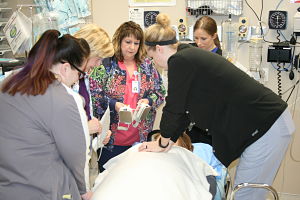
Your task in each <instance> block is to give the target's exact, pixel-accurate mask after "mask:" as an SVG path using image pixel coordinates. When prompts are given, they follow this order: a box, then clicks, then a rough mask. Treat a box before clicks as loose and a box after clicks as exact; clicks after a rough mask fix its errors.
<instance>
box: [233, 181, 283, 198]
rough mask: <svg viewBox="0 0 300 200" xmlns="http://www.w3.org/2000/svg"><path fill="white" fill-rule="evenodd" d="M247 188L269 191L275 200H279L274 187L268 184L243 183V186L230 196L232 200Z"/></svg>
mask: <svg viewBox="0 0 300 200" xmlns="http://www.w3.org/2000/svg"><path fill="white" fill-rule="evenodd" d="M246 187H251V188H263V189H267V190H269V191H270V192H271V193H272V194H273V197H274V199H275V200H279V197H278V194H277V192H276V190H275V189H274V188H273V187H272V186H270V185H268V184H259V183H241V184H239V185H237V186H235V187H234V189H233V190H232V192H231V194H230V200H233V199H234V195H235V193H236V192H237V191H238V190H240V189H242V188H246Z"/></svg>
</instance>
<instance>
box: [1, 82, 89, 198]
mask: <svg viewBox="0 0 300 200" xmlns="http://www.w3.org/2000/svg"><path fill="white" fill-rule="evenodd" d="M88 151H89V134H88V126H87V117H86V115H85V111H84V109H83V106H82V99H81V98H80V96H79V95H78V94H76V93H75V92H73V91H72V90H71V89H70V88H68V87H66V86H64V85H63V84H61V83H59V82H54V83H53V84H51V85H50V86H49V88H48V89H47V91H46V93H45V94H44V95H37V96H28V95H20V94H16V95H15V96H11V95H8V94H7V93H5V94H3V93H0V200H18V199H22V200H39V199H47V200H48V199H49V200H57V199H63V196H64V195H67V196H69V195H71V196H72V199H73V200H81V197H80V194H84V193H85V192H87V190H88V189H89V186H88V160H89V158H88Z"/></svg>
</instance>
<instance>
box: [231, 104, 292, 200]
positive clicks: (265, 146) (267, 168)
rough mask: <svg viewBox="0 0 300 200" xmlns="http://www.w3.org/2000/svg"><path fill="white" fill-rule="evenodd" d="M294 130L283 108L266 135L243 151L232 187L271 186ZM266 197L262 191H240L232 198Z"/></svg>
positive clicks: (242, 199)
mask: <svg viewBox="0 0 300 200" xmlns="http://www.w3.org/2000/svg"><path fill="white" fill-rule="evenodd" d="M294 131H295V126H294V123H293V120H292V117H291V114H290V112H289V111H288V109H286V110H285V111H284V112H283V113H282V114H281V116H280V117H279V118H278V119H277V120H276V122H275V123H274V124H273V125H272V127H271V128H270V129H269V130H268V132H267V133H265V134H264V135H263V136H262V137H261V138H260V139H259V140H257V141H256V142H254V143H253V144H251V145H250V146H249V147H248V148H246V149H245V151H244V152H243V154H242V155H241V157H240V161H239V164H238V166H237V170H236V175H235V181H234V186H236V185H238V184H240V183H264V184H268V185H272V183H273V181H274V178H275V176H276V173H277V171H278V169H279V166H280V163H281V161H282V160H283V158H284V156H285V153H286V150H287V148H288V145H289V142H290V140H291V135H292V133H293V132H294ZM266 194H267V190H265V189H258V188H243V189H240V190H239V191H238V192H237V193H236V195H235V198H234V199H235V200H254V199H255V200H264V199H266V197H265V196H266Z"/></svg>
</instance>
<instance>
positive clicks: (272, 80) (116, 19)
mask: <svg viewBox="0 0 300 200" xmlns="http://www.w3.org/2000/svg"><path fill="white" fill-rule="evenodd" d="M279 1H280V0H272V1H269V0H268V1H264V12H263V21H266V20H267V17H268V11H269V10H274V9H275V8H276V5H277V3H278V2H279ZM248 2H249V4H250V5H251V6H253V9H254V10H255V11H256V12H257V13H258V14H259V13H260V9H261V1H260V0H250V1H248ZM92 5H93V6H92V7H93V20H94V23H96V24H98V25H100V26H102V27H103V28H104V29H105V30H106V31H107V32H108V33H109V34H110V35H111V36H112V35H113V33H114V31H115V30H116V28H117V27H118V26H119V25H120V24H121V23H123V22H125V21H127V20H128V7H129V5H128V1H127V0H110V1H104V0H93V1H92ZM297 7H300V4H291V3H289V1H288V0H285V1H283V2H282V3H281V6H280V7H279V9H282V10H287V11H288V14H289V16H288V19H289V23H288V28H287V30H285V31H283V33H284V35H285V36H286V37H287V38H290V35H291V32H292V29H291V28H292V16H293V15H294V14H295V12H296V8H297ZM144 9H145V10H158V11H160V12H165V13H167V14H169V15H170V17H171V23H172V24H176V23H177V20H178V19H179V18H181V17H182V16H184V17H185V16H186V12H185V1H184V0H177V5H176V6H174V7H144ZM243 16H246V17H248V19H249V23H250V25H256V24H257V23H258V21H257V20H256V18H255V15H254V14H253V12H252V11H251V10H250V9H249V7H247V5H246V4H245V3H244V13H243ZM189 18H190V17H188V19H189ZM190 19H192V18H190ZM215 19H216V21H217V22H218V24H219V25H220V22H221V20H222V19H225V17H220V16H218V17H215ZM237 19H238V17H234V20H235V21H237ZM192 23H193V21H192V20H190V21H188V24H192ZM266 39H267V40H271V41H277V40H276V32H275V31H272V30H270V31H269V33H268V35H267V37H266ZM281 40H283V39H281ZM298 41H299V40H298ZM266 48H267V45H265V46H264V55H263V60H264V62H263V66H264V67H267V68H268V69H269V73H270V77H269V82H268V83H267V86H268V87H270V88H271V89H273V90H274V91H275V92H276V91H277V83H276V81H277V79H276V71H275V70H274V69H273V67H272V66H271V65H270V63H267V62H266V53H265V52H266ZM296 52H299V47H298V51H296ZM238 61H239V62H240V63H242V64H243V65H244V66H248V44H244V45H241V47H240V49H239V58H238ZM296 75H297V77H298V78H299V73H297V74H296ZM282 76H283V78H282V79H283V82H282V85H283V91H285V89H287V88H289V87H290V86H291V85H292V84H293V82H291V81H290V80H288V74H287V73H282ZM297 77H296V78H297ZM294 82H295V81H294ZM295 93H296V92H295ZM287 95H288V94H286V95H284V99H286V98H287ZM299 97H300V94H298V97H297V100H298V101H297V107H296V108H294V107H293V103H294V102H295V98H296V97H295V94H294V96H292V98H291V99H290V100H289V104H290V105H289V107H290V109H291V110H292V111H293V112H294V120H295V122H298V124H297V131H296V133H295V134H294V138H293V141H292V144H293V145H292V149H291V148H290V149H289V150H288V152H287V155H286V158H285V160H284V162H283V163H282V166H281V168H280V171H279V173H278V175H277V177H276V180H275V183H274V187H275V188H276V189H277V190H278V191H279V192H284V193H292V194H300V184H299V180H300V173H299V171H300V162H299V161H300V136H299V134H300V131H299V130H300V123H299V122H300V100H299ZM291 155H292V156H293V157H294V159H296V160H297V161H294V160H293V159H292V156H291Z"/></svg>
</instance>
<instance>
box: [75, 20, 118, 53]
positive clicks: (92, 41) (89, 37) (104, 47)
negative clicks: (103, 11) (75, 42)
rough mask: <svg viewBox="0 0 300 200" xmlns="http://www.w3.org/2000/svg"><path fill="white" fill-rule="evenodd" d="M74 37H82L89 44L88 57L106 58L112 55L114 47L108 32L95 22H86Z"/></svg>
mask: <svg viewBox="0 0 300 200" xmlns="http://www.w3.org/2000/svg"><path fill="white" fill-rule="evenodd" d="M74 37H76V38H84V39H85V40H86V41H87V43H88V44H89V46H90V49H91V54H90V57H100V58H107V57H111V56H113V55H114V47H113V45H112V42H111V40H110V38H109V36H108V34H107V33H106V32H105V31H104V30H103V29H102V28H100V27H99V26H97V25H95V24H87V25H84V26H83V27H81V28H80V30H79V31H77V32H76V33H75V34H74Z"/></svg>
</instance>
